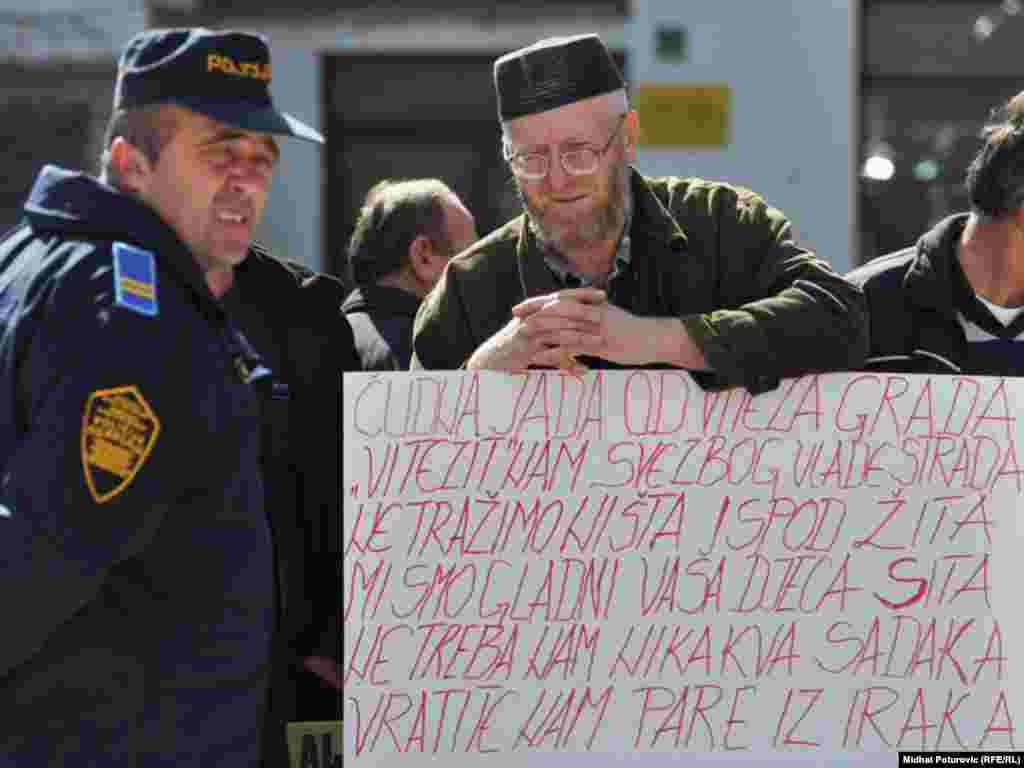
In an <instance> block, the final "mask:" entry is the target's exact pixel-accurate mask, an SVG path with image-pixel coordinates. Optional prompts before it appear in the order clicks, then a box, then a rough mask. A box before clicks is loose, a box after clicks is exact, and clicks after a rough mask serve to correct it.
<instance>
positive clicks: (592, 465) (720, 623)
mask: <svg viewBox="0 0 1024 768" xmlns="http://www.w3.org/2000/svg"><path fill="white" fill-rule="evenodd" d="M1021 390H1022V385H1021V384H1019V383H1018V382H1016V381H1007V380H1000V379H996V378H968V377H924V376H903V375H887V374H866V373H859V374H858V373H852V374H833V375H828V376H808V377H804V378H801V379H793V380H787V381H784V382H783V383H782V386H780V387H779V388H778V389H777V390H775V391H774V392H770V393H767V394H764V395H761V396H758V397H751V396H750V395H749V394H748V393H746V392H745V391H743V390H733V391H728V392H717V393H716V392H703V391H702V390H700V388H699V387H698V386H697V385H696V384H695V383H694V381H693V380H692V379H691V378H690V377H689V376H688V375H687V374H685V373H683V372H680V371H614V372H613V371H604V372H601V371H593V372H590V373H588V374H587V375H586V376H584V377H579V378H577V377H572V376H568V375H563V374H561V373H559V372H554V371H535V372H530V373H529V374H524V375H515V376H513V375H504V374H498V373H466V372H461V373H453V372H446V373H430V372H414V373H396V374H345V378H344V392H345V394H344V398H345V408H344V412H345V418H346V422H345V425H344V429H345V433H344V434H345V458H344V462H345V464H344V472H345V474H344V477H345V483H346V486H345V488H344V489H343V490H344V491H345V505H344V513H343V518H344V521H343V536H344V540H343V551H344V558H343V574H344V576H343V594H342V612H343V618H344V627H345V629H344V655H343V658H342V674H343V683H344V687H343V697H344V705H345V709H344V731H345V734H344V737H345V738H344V741H345V744H344V749H345V755H346V760H353V761H354V762H353V764H355V765H358V764H360V763H364V764H366V765H373V766H390V765H395V766H399V765H410V764H413V763H422V762H424V761H427V760H429V761H431V762H436V761H438V760H443V761H444V765H445V766H446V768H456V767H458V766H463V765H465V766H469V765H479V764H480V760H481V759H488V758H489V759H492V760H494V761H495V764H502V765H504V764H506V761H507V760H509V759H529V760H530V761H531V765H532V766H536V765H538V764H550V765H554V764H555V763H554V761H555V760H559V761H562V762H561V763H560V764H561V765H563V766H564V759H565V757H566V756H567V755H574V756H575V757H576V759H586V760H587V762H588V765H591V766H593V765H595V763H594V762H593V761H595V760H596V761H597V763H596V764H598V765H600V764H602V763H612V762H617V761H620V760H628V759H631V757H630V756H631V755H636V754H642V753H646V754H643V755H642V756H643V760H644V763H645V765H652V764H653V765H660V764H668V763H669V762H677V761H678V759H679V755H678V753H680V752H701V753H705V752H709V753H719V754H720V755H725V756H729V755H734V754H735V755H742V754H750V755H758V756H759V758H760V759H765V757H766V756H768V757H770V756H772V753H775V752H779V753H787V754H786V755H785V756H786V757H787V759H788V758H790V757H795V756H798V755H806V754H815V753H819V754H820V753H822V752H823V751H828V752H829V754H830V755H835V754H837V753H841V752H873V751H889V750H896V749H904V750H922V749H923V750H935V749H939V750H965V749H966V750H979V749H987V750H1009V749H1014V748H1016V746H1017V744H1018V743H1019V741H1020V739H1019V735H1018V734H1017V732H1016V722H1017V718H1018V717H1019V714H1020V703H1019V701H1017V699H1015V698H1014V697H1015V696H1019V695H1020V694H1019V693H1014V689H1016V690H1017V691H1019V690H1020V689H1021V686H1020V685H1017V686H1013V685H1011V680H1014V681H1019V678H1020V674H1019V672H1017V667H1015V666H1014V665H1013V662H1015V661H1016V656H1015V654H1014V653H1013V652H1012V650H1011V649H1013V648H1015V647H1016V646H1017V645H1019V641H1020V628H1019V627H1018V626H1017V625H1019V624H1020V623H1021V620H1020V618H1019V617H1018V615H1017V614H1018V612H1019V611H1018V601H1017V600H1016V599H1015V597H1016V595H1015V592H1016V591H1017V590H1016V589H1015V587H1016V586H1017V583H1018V582H1019V581H1020V573H1021V569H1020V568H1018V567H1017V563H1018V562H1019V561H1020V558H1021V554H1020V547H1019V546H1018V545H1019V543H1020V537H1019V534H1018V527H1017V523H1016V505H1017V501H1018V499H1019V498H1020V496H1021V493H1022V490H1024V471H1022V470H1021V468H1020V462H1019V460H1018V446H1019V445H1020V437H1021V430H1020V425H1019V423H1018V416H1017V411H1016V409H1015V407H1014V405H1013V404H1014V403H1015V402H1017V401H1018V399H1019V398H1018V395H1020V394H1021ZM537 761H539V763H538V762H537Z"/></svg>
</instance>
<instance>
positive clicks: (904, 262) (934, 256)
mask: <svg viewBox="0 0 1024 768" xmlns="http://www.w3.org/2000/svg"><path fill="white" fill-rule="evenodd" d="M983 136H984V140H985V141H984V144H983V145H982V147H981V149H980V150H979V152H978V154H977V156H976V157H975V158H974V160H973V162H972V163H971V165H970V167H969V168H968V169H967V182H966V183H967V192H968V195H969V197H970V201H971V210H970V211H968V212H963V213H957V214H955V215H953V216H950V217H948V218H946V219H944V220H943V221H940V222H939V223H938V224H936V225H935V226H934V227H933V228H932V229H931V230H930V231H929V232H926V233H925V234H924V235H922V236H921V238H920V239H919V240H918V241H917V244H916V245H914V246H911V247H909V248H904V249H903V250H901V251H897V252H896V253H892V254H888V255H885V256H879V257H878V258H876V259H873V260H872V261H870V262H868V263H867V264H865V265H864V266H862V267H859V268H857V269H855V270H853V271H852V272H851V273H850V274H849V275H847V277H848V278H849V279H850V280H852V281H853V282H855V283H856V284H858V285H860V286H862V287H863V289H864V293H865V295H866V296H867V299H868V305H869V307H870V311H871V352H870V357H869V359H868V361H867V366H868V367H869V368H872V369H876V370H889V371H901V372H910V373H913V372H921V373H924V372H935V373H963V374H974V375H992V376H1021V375H1024V92H1022V93H1019V94H1017V95H1016V96H1014V97H1013V98H1012V99H1010V101H1009V102H1007V103H1006V104H1005V105H1004V106H1003V107H1002V108H1001V109H1000V110H998V111H997V112H996V114H995V115H994V117H993V120H992V121H991V123H990V124H989V125H988V126H987V127H986V128H985V130H984V133H983Z"/></svg>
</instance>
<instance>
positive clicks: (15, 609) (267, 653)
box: [0, 29, 352, 768]
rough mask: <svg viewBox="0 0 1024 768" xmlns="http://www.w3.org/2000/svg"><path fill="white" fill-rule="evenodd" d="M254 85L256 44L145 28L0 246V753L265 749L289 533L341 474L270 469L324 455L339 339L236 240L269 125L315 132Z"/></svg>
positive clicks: (246, 230)
mask: <svg viewBox="0 0 1024 768" xmlns="http://www.w3.org/2000/svg"><path fill="white" fill-rule="evenodd" d="M269 77H270V53H269V49H268V47H267V44H266V42H265V41H264V40H263V39H262V38H261V37H258V36H256V35H251V34H247V33H241V32H229V31H211V30H207V29H173V30H159V29H156V30H147V31H145V32H143V33H140V34H139V35H137V36H136V37H134V38H133V39H132V40H131V41H129V43H128V44H127V45H126V47H125V49H124V51H123V53H122V56H121V58H120V60H119V64H118V74H117V84H116V87H115V95H114V114H113V116H112V119H111V123H110V128H109V130H108V132H107V143H106V149H105V151H104V156H103V159H102V167H103V173H102V177H101V178H93V177H91V176H88V175H86V174H83V173H78V172H72V171H68V170H63V169H59V168H55V167H52V166H47V167H45V168H44V169H43V170H42V171H41V173H40V174H39V177H38V179H37V180H36V182H35V185H34V186H33V188H32V191H31V193H30V196H29V199H28V201H27V202H26V204H25V207H24V221H23V223H22V224H20V225H19V226H18V227H17V228H16V229H14V230H13V231H12V232H10V233H9V234H8V235H7V236H6V237H5V238H4V239H3V240H2V241H0V328H2V329H3V330H2V332H0V423H2V424H3V425H4V429H2V430H0V574H3V576H4V581H3V583H4V588H3V589H2V591H0V594H2V597H0V615H3V616H4V617H5V624H4V631H3V633H2V636H0V710H2V711H3V712H4V713H5V718H6V722H5V727H4V729H3V735H2V736H0V765H12V766H13V765H17V766H22V765H33V766H34V765H83V766H84V765H146V766H160V765H167V766H172V765H173V766H176V767H178V768H180V767H181V766H200V765H202V766H207V765H217V766H239V768H241V767H243V766H244V767H245V768H251V767H252V766H254V765H258V764H259V761H260V751H261V750H260V743H261V737H263V736H266V735H267V734H274V735H277V734H279V739H280V741H281V742H283V740H284V723H283V722H281V721H278V722H272V723H270V724H269V725H268V726H267V727H268V728H269V730H262V732H261V729H262V728H263V726H264V722H265V714H266V699H267V687H268V680H269V679H270V676H271V675H270V667H271V658H272V655H273V653H272V643H274V642H276V643H277V644H278V645H279V646H280V645H281V644H290V642H291V641H292V640H293V638H294V636H296V635H297V634H298V631H297V630H296V629H294V625H295V622H294V621H291V620H289V619H285V620H284V621H282V616H281V613H282V612H283V611H287V612H289V613H288V615H291V612H293V611H295V610H296V607H295V605H294V603H295V602H296V599H298V600H301V601H302V602H306V601H308V595H307V594H306V590H305V589H304V587H303V583H302V580H301V579H300V578H299V577H298V576H297V575H296V572H298V571H301V570H302V567H301V566H302V563H301V562H300V561H301V559H302V558H301V557H300V556H299V555H298V554H297V548H298V545H297V544H293V540H294V539H298V538H302V537H305V536H311V537H313V536H317V535H319V532H318V531H314V530H311V528H313V527H319V528H323V527H326V526H327V525H329V524H331V523H330V520H332V519H333V518H332V517H331V515H332V514H333V515H335V516H336V513H337V503H338V499H337V496H338V493H337V488H338V483H337V473H336V469H335V470H333V473H332V474H330V475H329V477H328V478H327V480H326V483H327V485H324V483H318V482H307V481H306V480H312V481H315V480H316V478H311V479H310V478H298V479H296V480H295V481H294V484H288V483H289V481H288V480H287V478H284V474H285V472H284V471H283V470H282V467H284V466H285V465H289V464H294V465H296V466H299V467H302V466H303V463H302V459H303V455H302V454H299V453H296V452H295V449H294V448H289V447H288V443H287V440H288V437H289V433H290V432H301V431H303V427H304V425H316V424H326V425H327V426H326V427H324V430H325V432H324V433H315V434H313V435H308V436H307V435H304V436H306V438H307V439H308V440H309V441H311V442H317V438H318V437H319V436H321V434H325V435H328V436H329V440H328V442H327V445H326V446H324V445H321V444H317V445H316V452H317V453H318V454H327V455H325V457H324V458H323V461H325V462H326V464H325V465H320V464H316V465H313V466H312V467H310V468H309V471H310V472H311V473H312V474H314V475H315V474H316V472H317V469H318V468H320V467H322V466H326V467H331V466H333V467H335V468H336V467H337V466H338V462H337V446H336V443H337V440H338V429H337V424H338V423H339V420H337V419H335V423H334V426H333V434H331V424H330V419H331V413H329V412H328V413H325V412H323V410H322V408H321V407H320V406H323V407H330V404H331V403H334V406H333V407H334V408H335V413H334V416H335V417H336V416H337V413H336V409H337V405H336V403H337V400H338V398H337V392H338V378H339V375H338V374H339V367H340V366H343V365H345V363H344V358H345V355H346V350H348V351H349V352H350V351H351V349H352V339H351V330H350V329H349V328H348V325H347V323H345V322H344V318H343V317H342V316H341V314H340V312H339V308H340V294H339V292H338V290H337V289H336V288H332V286H331V285H330V284H328V283H326V282H325V281H324V280H323V279H321V278H317V277H315V276H312V275H307V274H303V273H302V272H301V271H299V270H297V269H293V268H290V267H288V266H287V265H285V264H283V263H282V262H279V261H277V260H275V259H272V258H271V257H270V256H269V255H268V254H266V253H265V252H262V251H261V250H259V249H255V248H254V247H253V244H252V238H253V232H254V230H255V227H256V226H257V223H258V222H259V220H260V218H261V215H262V213H263V209H264V206H265V203H266V200H267V195H268V192H269V188H270V182H271V178H272V176H273V173H274V169H275V167H276V166H277V164H278V158H279V154H280V153H279V149H278V145H277V140H276V139H275V136H277V135H291V136H296V137H298V138H303V139H307V140H311V141H315V142H320V141H322V137H321V136H320V135H319V134H318V133H317V132H316V131H315V130H313V129H312V128H310V127H309V126H306V125H304V124H302V123H300V122H299V121H298V120H296V119H295V118H293V117H291V116H290V115H286V114H284V113H282V112H280V111H278V110H277V109H276V108H275V107H274V105H273V103H272V101H271V99H270V93H269V87H268V86H269ZM239 291H240V298H239V295H236V293H237V292H239ZM261 291H262V293H261ZM247 302H256V303H259V304H260V306H261V307H263V308H265V309H266V312H267V317H266V318H262V317H261V320H260V323H254V322H252V318H251V316H247V315H246V303H247ZM285 318H286V321H285ZM278 338H281V339H284V341H285V343H286V344H287V347H285V346H283V345H282V346H281V347H278V346H276V345H275V342H276V341H277V339H278ZM267 362H270V366H268V365H267V364H266V363H267ZM289 387H294V389H292V391H291V398H292V401H293V403H295V402H296V401H297V403H298V405H299V406H301V408H299V407H296V408H295V409H293V410H292V411H291V412H290V413H287V414H286V415H284V421H282V420H280V419H278V418H277V417H275V416H274V414H273V413H268V409H275V408H278V407H279V406H282V404H283V403H287V402H288V399H287V397H286V396H287V395H288V393H289ZM302 409H305V410H304V411H303V410H302ZM306 411H308V413H306ZM275 424H277V425H279V427H280V428H279V431H281V434H276V433H275V429H274V425H275ZM292 442H293V443H294V442H298V441H296V440H293V441H292ZM308 450H309V453H310V454H312V453H313V450H312V448H310V449H308ZM332 450H333V458H332V455H331V454H332ZM331 481H333V490H332V489H331V488H330V487H329V485H330V482H331ZM297 488H301V489H302V492H303V496H302V498H301V503H300V500H299V499H298V497H297V496H296V493H297V491H296V489H297ZM268 500H269V502H268ZM282 505H286V506H282ZM268 517H269V518H270V519H269V521H268ZM325 521H327V522H325ZM333 524H334V525H335V526H337V525H338V523H337V522H334V523H333ZM271 529H273V536H272V533H271ZM282 530H291V531H292V534H291V535H285V536H282V535H281V532H282ZM296 531H297V532H296ZM323 540H324V541H325V542H326V541H332V540H333V539H332V538H331V535H330V534H329V533H324V534H323ZM322 549H327V546H326V545H322ZM275 556H276V558H277V564H278V566H280V565H281V564H282V561H288V560H290V561H291V563H292V564H293V565H295V566H297V567H294V568H292V569H291V570H290V572H289V575H288V576H287V578H288V584H287V586H282V583H283V580H282V578H281V571H282V570H283V569H282V568H280V567H277V568H275ZM328 562H329V563H331V561H330V560H329V558H328ZM323 565H324V564H323V563H320V567H321V573H320V575H319V577H320V578H322V579H325V580H327V583H328V585H329V586H330V587H331V588H333V589H335V590H336V587H337V577H336V574H337V570H336V567H334V565H333V563H331V565H330V567H326V568H324V567H323ZM311 566H312V564H311ZM307 570H308V569H307ZM275 585H276V586H277V587H278V589H277V598H276V599H275ZM289 598H290V601H289ZM334 598H335V600H336V598H337V592H336V591H335V592H334ZM319 608H320V610H321V611H323V613H324V614H326V612H327V609H326V608H325V607H324V606H323V605H322V604H321V605H320V606H319ZM275 614H276V615H275ZM282 626H283V627H284V630H283V631H282ZM275 637H276V640H274V639H273V638H275ZM310 647H312V646H310ZM294 650H295V652H296V653H300V654H301V653H302V652H303V651H304V650H305V649H302V648H295V649H294ZM282 653H283V651H282V650H278V651H277V652H276V654H277V655H281V654H282ZM306 674H308V675H309V676H310V677H311V678H312V677H313V675H312V673H306ZM272 702H273V699H272ZM272 706H273V703H272ZM276 711H278V710H275V712H276ZM275 717H277V715H275ZM278 762H279V761H278Z"/></svg>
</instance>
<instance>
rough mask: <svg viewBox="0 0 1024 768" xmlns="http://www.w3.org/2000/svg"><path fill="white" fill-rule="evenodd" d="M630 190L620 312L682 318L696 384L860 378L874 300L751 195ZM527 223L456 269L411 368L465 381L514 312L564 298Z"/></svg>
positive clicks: (505, 231)
mask: <svg viewBox="0 0 1024 768" xmlns="http://www.w3.org/2000/svg"><path fill="white" fill-rule="evenodd" d="M631 176H632V178H631V183H632V190H633V201H634V207H633V216H632V224H631V228H630V242H631V246H630V254H631V256H630V261H629V264H628V265H627V266H626V267H625V269H624V270H620V271H619V273H617V274H615V275H614V276H613V278H612V280H611V281H610V282H609V285H608V294H609V300H610V301H612V302H613V303H614V304H616V305H618V306H620V307H622V308H623V309H625V310H627V311H628V312H631V313H633V314H635V315H639V316H655V317H670V316H675V317H679V318H680V319H681V320H682V322H683V324H684V325H685V326H686V329H687V331H688V332H689V334H690V336H691V337H692V338H693V339H694V341H695V342H696V343H697V345H698V346H699V347H700V349H701V351H702V352H703V354H704V359H705V360H706V361H707V363H708V365H709V366H710V367H711V368H712V369H713V373H711V374H700V373H697V374H695V378H696V379H697V380H698V382H700V384H701V385H702V386H704V387H708V388H712V387H714V388H718V387H731V386H744V387H746V388H747V389H749V390H750V391H751V392H753V393H757V392H763V391H766V390H769V389H773V388H774V387H776V386H778V382H779V379H780V378H783V377H787V376H796V375H800V374H803V373H807V372H812V371H828V370H845V369H851V368H856V367H858V366H859V365H860V364H861V362H862V361H863V360H864V358H865V357H866V355H867V349H868V322H867V307H866V303H865V300H864V296H863V294H862V293H861V292H860V290H859V289H857V288H856V287H854V286H853V285H852V284H850V283H848V282H846V281H845V280H844V279H843V278H841V277H840V276H839V275H837V274H836V273H835V272H833V271H832V270H831V268H830V267H829V266H828V264H826V263H825V262H824V261H822V260H821V259H819V258H817V257H816V256H814V255H813V254H812V253H810V252H808V251H806V250H804V249H802V248H800V247H798V246H797V245H796V244H795V243H794V242H793V240H792V233H791V226H790V223H789V221H788V220H787V219H786V217H785V216H784V215H783V213H782V212H781V211H779V210H777V209H775V208H772V207H770V206H768V205H767V204H766V203H765V202H764V201H763V200H762V199H761V198H760V197H759V196H758V195H756V194H755V193H753V192H751V191H750V190H748V189H744V188H742V187H737V186H732V185H729V184H723V183H717V182H711V181H705V180H703V179H697V178H679V177H665V178H650V177H644V176H641V175H640V174H639V173H637V172H636V171H635V170H633V171H632V172H631ZM526 221H527V219H526V216H525V215H523V216H520V217H518V218H516V219H513V220H512V221H510V222H509V223H508V224H506V225H505V226H503V227H501V228H499V229H497V230H496V231H494V232H493V233H491V234H490V235H488V236H487V237H485V238H484V239H482V240H480V241H479V242H477V243H476V244H475V245H474V246H473V247H471V248H470V249H468V250H467V251H465V252H463V253H461V254H459V255H458V256H457V257H455V258H454V259H452V260H451V261H450V262H449V264H448V266H447V268H446V269H445V272H444V275H443V276H442V278H441V280H440V281H439V282H438V284H437V286H435V288H434V290H433V291H432V292H431V293H430V294H429V295H428V296H427V298H426V299H425V300H424V302H423V304H422V305H421V306H420V310H419V312H418V314H417V316H416V322H415V325H414V328H413V357H412V362H411V368H413V369H416V368H428V369H449V370H450V369H456V368H459V367H461V366H462V365H464V364H465V362H466V360H467V359H468V358H469V357H470V355H471V354H472V353H473V352H474V351H475V350H476V348H477V347H478V346H480V345H481V344H482V343H483V342H484V341H486V340H487V339H488V338H489V337H491V336H492V335H493V334H495V333H496V332H497V331H499V330H500V329H501V328H502V327H503V326H504V325H505V324H506V323H508V321H509V320H510V319H511V316H512V315H511V309H512V307H513V306H514V305H515V304H517V303H518V302H520V301H522V300H523V299H525V298H527V297H530V296H537V295H542V294H545V293H551V292H554V291H557V290H559V288H560V287H561V286H560V285H559V283H558V281H557V279H556V277H555V275H554V273H553V272H552V271H551V269H550V268H549V267H548V266H547V264H546V263H545V261H544V258H543V255H542V252H541V246H540V244H539V243H538V241H537V240H536V237H535V235H534V233H533V230H532V228H531V227H529V226H525V225H526ZM583 360H584V362H588V363H589V364H590V365H591V367H619V366H614V365H611V364H608V363H605V362H604V361H593V360H588V359H587V358H583Z"/></svg>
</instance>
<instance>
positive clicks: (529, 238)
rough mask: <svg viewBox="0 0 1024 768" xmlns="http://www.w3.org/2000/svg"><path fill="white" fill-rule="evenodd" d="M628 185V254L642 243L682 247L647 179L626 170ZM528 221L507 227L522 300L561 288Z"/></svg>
mask: <svg viewBox="0 0 1024 768" xmlns="http://www.w3.org/2000/svg"><path fill="white" fill-rule="evenodd" d="M629 183H630V185H631V188H632V193H633V211H632V221H631V223H630V227H629V237H630V250H631V254H635V253H636V249H637V248H638V247H640V248H643V247H644V246H643V245H642V243H643V242H644V241H645V240H655V241H657V242H659V243H663V244H665V245H668V246H669V247H670V248H672V249H673V250H677V249H678V250H681V249H683V248H685V247H686V245H687V237H686V233H685V232H684V231H683V230H682V228H681V227H680V226H679V224H678V223H677V222H676V220H675V218H674V217H673V216H672V214H671V213H669V211H668V209H667V208H666V207H665V205H664V204H663V203H662V202H661V200H660V199H658V196H657V195H656V194H655V192H654V189H653V187H652V186H651V185H650V184H649V183H648V181H647V179H645V178H644V177H643V176H642V175H641V174H640V172H639V171H637V170H636V169H635V168H632V167H630V169H629ZM528 221H529V217H528V216H527V214H525V213H524V214H522V215H521V216H519V218H517V219H514V220H513V221H512V222H510V224H509V226H512V227H514V228H515V229H516V230H518V233H519V238H518V242H517V244H516V260H517V261H518V262H519V275H520V280H521V281H522V285H521V288H522V291H523V297H524V298H525V297H527V296H538V295H542V294H545V293H553V292H555V291H557V290H559V288H560V286H559V285H558V281H557V280H556V279H555V276H554V275H553V274H552V272H551V269H550V268H549V267H548V266H547V264H546V263H545V260H544V258H543V247H542V246H541V244H540V242H539V241H538V240H537V236H536V234H535V233H534V229H533V227H531V226H529V225H528ZM645 250H646V249H645ZM633 260H635V258H633Z"/></svg>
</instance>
